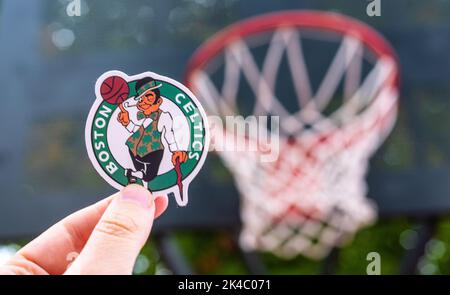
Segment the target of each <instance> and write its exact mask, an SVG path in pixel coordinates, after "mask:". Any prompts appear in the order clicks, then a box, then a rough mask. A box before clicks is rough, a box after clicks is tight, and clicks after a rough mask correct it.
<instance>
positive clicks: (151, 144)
mask: <svg viewBox="0 0 450 295" xmlns="http://www.w3.org/2000/svg"><path fill="white" fill-rule="evenodd" d="M161 113H162V111H161V110H158V111H157V112H153V113H151V114H150V115H149V116H145V115H144V112H139V113H138V116H137V117H138V120H141V119H144V118H150V119H152V120H153V121H152V123H151V124H150V125H148V126H147V128H145V129H144V126H140V127H139V129H138V130H137V131H136V132H135V133H133V135H131V136H130V137H129V138H128V140H127V143H126V144H127V146H128V147H129V148H130V150H131V152H132V153H133V155H134V156H136V155H138V156H140V157H144V156H146V155H148V154H149V153H151V152H154V151H158V150H162V149H164V146H163V145H162V142H161V132H159V131H158V121H159V117H160V116H161Z"/></svg>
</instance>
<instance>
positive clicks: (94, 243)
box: [66, 185, 155, 274]
mask: <svg viewBox="0 0 450 295" xmlns="http://www.w3.org/2000/svg"><path fill="white" fill-rule="evenodd" d="M154 216H155V202H154V199H153V196H152V195H151V194H150V192H149V191H148V190H147V189H145V188H144V187H142V186H140V185H130V186H127V187H125V188H124V189H123V190H122V191H121V192H120V193H119V195H118V196H117V197H116V198H115V199H114V200H113V201H112V202H111V204H110V205H109V206H108V208H107V209H106V211H105V213H104V214H103V216H102V217H101V219H100V221H99V222H98V224H97V225H96V226H95V228H94V230H93V232H92V234H91V236H90V237H89V239H88V241H87V242H86V245H85V246H84V248H83V250H82V251H81V253H80V255H79V256H78V257H77V259H76V260H75V261H74V263H73V264H72V265H71V266H70V267H69V269H68V270H67V271H66V274H131V273H132V271H133V266H134V263H135V261H136V258H137V256H138V255H139V252H140V250H141V249H142V247H143V246H144V244H145V242H146V240H147V238H148V236H149V234H150V230H151V228H152V225H153V219H154Z"/></svg>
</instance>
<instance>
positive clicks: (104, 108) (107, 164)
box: [85, 71, 209, 206]
mask: <svg viewBox="0 0 450 295" xmlns="http://www.w3.org/2000/svg"><path fill="white" fill-rule="evenodd" d="M95 95H96V99H95V101H94V104H93V106H92V108H91V110H90V112H89V116H88V119H87V122H86V129H85V138H86V147H87V151H88V155H89V158H90V160H91V162H92V164H93V165H94V167H95V169H96V170H97V172H98V173H99V174H100V175H101V176H102V177H103V178H104V179H105V180H106V181H107V182H108V183H109V184H111V185H112V186H113V187H115V188H117V189H121V188H122V187H124V186H126V185H128V184H132V183H136V184H140V185H143V186H144V187H146V188H148V189H149V190H150V191H151V192H152V193H154V194H167V195H168V194H169V193H173V194H174V195H175V199H176V201H177V203H178V204H179V205H180V206H184V205H186V204H187V202H188V187H189V184H190V182H191V181H192V180H193V179H194V177H195V176H196V175H197V173H198V172H199V171H200V169H201V167H202V166H203V163H204V161H205V158H206V155H207V152H208V145H209V134H208V122H207V118H206V114H205V112H204V110H203V108H202V106H201V105H200V103H199V102H198V100H197V98H196V97H195V96H194V95H193V94H192V92H191V91H189V89H187V88H186V87H185V86H183V85H182V84H181V83H179V82H177V81H175V80H173V79H170V78H168V77H164V76H161V75H158V74H155V73H152V72H145V73H142V74H139V75H135V76H128V75H126V74H125V73H122V72H120V71H109V72H106V73H105V74H103V75H102V76H100V78H99V79H98V80H97V82H96V85H95Z"/></svg>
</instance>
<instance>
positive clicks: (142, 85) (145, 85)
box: [136, 77, 162, 97]
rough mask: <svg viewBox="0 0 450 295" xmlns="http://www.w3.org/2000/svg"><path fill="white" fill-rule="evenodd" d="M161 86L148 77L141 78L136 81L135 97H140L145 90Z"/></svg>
mask: <svg viewBox="0 0 450 295" xmlns="http://www.w3.org/2000/svg"><path fill="white" fill-rule="evenodd" d="M161 86H162V84H161V83H158V82H157V81H156V80H154V79H152V78H150V77H146V78H143V79H141V80H139V81H138V82H137V83H136V93H137V97H141V96H142V95H143V94H144V93H146V92H147V91H149V90H154V89H158V88H159V87H161Z"/></svg>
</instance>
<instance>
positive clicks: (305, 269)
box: [140, 218, 450, 275]
mask: <svg viewBox="0 0 450 295" xmlns="http://www.w3.org/2000/svg"><path fill="white" fill-rule="evenodd" d="M418 229H419V228H418V225H417V224H416V223H415V222H413V221H411V220H408V219H406V218H396V219H388V220H381V221H379V222H378V223H377V224H375V225H374V226H371V227H368V228H366V229H364V230H362V231H360V232H359V233H358V234H357V235H356V237H355V239H354V240H353V241H352V242H351V243H350V244H349V245H348V246H346V247H344V248H343V249H341V250H340V251H339V254H338V257H339V259H338V262H337V265H336V269H335V273H336V274H362V275H364V274H366V267H367V265H368V263H369V261H367V258H366V257H367V254H368V253H370V252H377V253H379V254H380V256H381V273H382V274H384V275H392V274H397V273H398V272H399V269H400V265H401V262H402V258H403V257H404V254H405V251H406V250H409V249H411V248H412V247H413V246H414V243H415V242H416V239H417V230H418ZM177 239H178V242H179V245H180V248H181V250H182V252H183V253H184V254H185V256H186V258H187V260H188V261H189V262H190V264H191V265H192V267H193V269H194V270H195V272H196V273H199V274H246V273H247V271H246V269H245V266H244V264H243V262H242V259H241V257H240V256H239V253H238V251H237V248H236V245H235V243H233V240H234V239H233V237H232V236H231V235H229V234H227V233H224V232H219V233H201V232H191V233H180V234H178V235H177ZM449 248H450V219H448V218H447V219H444V220H442V221H440V222H439V226H438V228H437V233H436V235H435V237H434V239H432V240H431V241H429V242H428V244H427V246H426V249H425V253H424V255H423V257H422V258H421V260H420V263H419V266H418V269H417V273H418V274H450V253H449V252H448V251H447V249H449ZM143 254H144V255H146V256H147V259H148V260H149V261H150V262H151V263H150V265H149V267H148V268H147V269H146V270H145V271H144V270H141V271H140V272H141V273H144V274H155V273H167V269H165V267H164V266H163V265H162V262H161V261H160V258H159V256H158V255H157V252H156V251H155V248H154V245H153V244H152V243H151V242H150V243H148V244H147V245H146V246H145V248H144V250H143ZM261 258H262V260H263V262H264V264H265V266H266V267H267V269H268V271H269V272H270V273H271V274H319V273H321V271H322V268H323V261H314V260H310V259H307V258H304V257H297V258H294V259H292V260H283V259H280V258H278V257H275V256H273V255H271V254H266V253H265V254H262V255H261ZM161 269H163V270H165V271H166V272H161V271H160V270H161ZM158 270H159V271H158Z"/></svg>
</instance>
